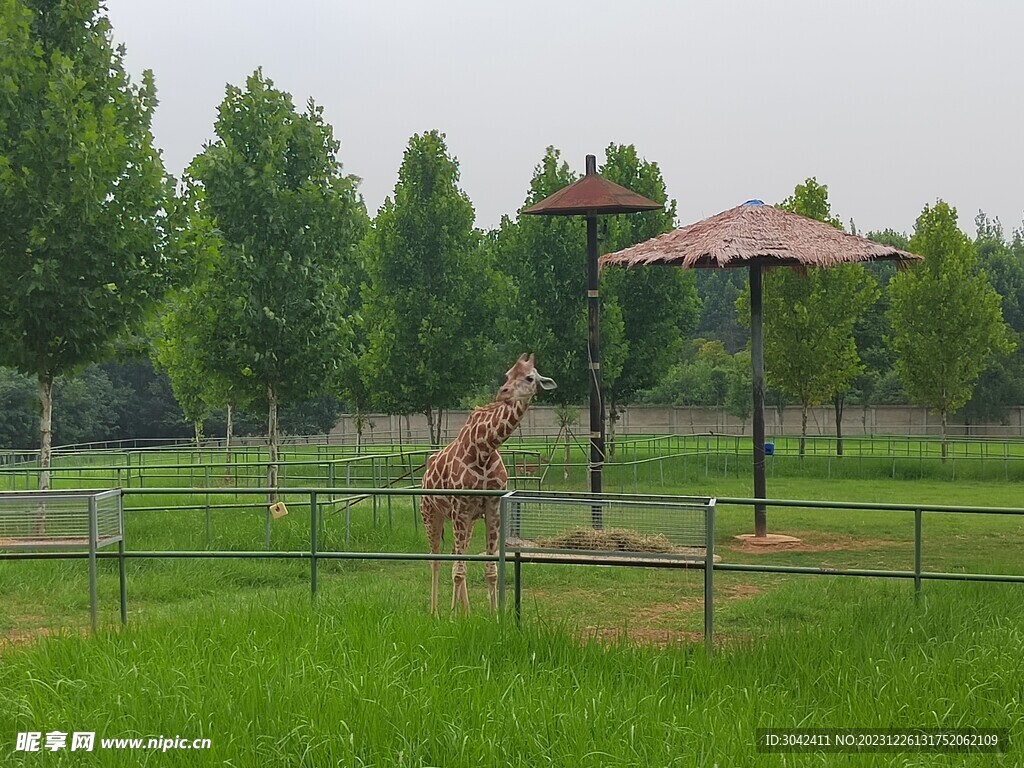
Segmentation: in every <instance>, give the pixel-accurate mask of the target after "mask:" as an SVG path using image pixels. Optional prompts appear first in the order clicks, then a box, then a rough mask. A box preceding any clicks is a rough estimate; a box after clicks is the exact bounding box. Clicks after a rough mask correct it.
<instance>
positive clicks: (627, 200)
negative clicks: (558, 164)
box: [521, 173, 664, 216]
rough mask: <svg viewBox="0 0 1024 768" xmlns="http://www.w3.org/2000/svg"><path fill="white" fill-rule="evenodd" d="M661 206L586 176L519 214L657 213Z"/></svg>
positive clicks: (612, 183) (621, 188)
mask: <svg viewBox="0 0 1024 768" xmlns="http://www.w3.org/2000/svg"><path fill="white" fill-rule="evenodd" d="M662 208H664V206H663V205H662V204H661V203H656V202H654V201H653V200H648V199H647V198H646V197H644V196H643V195H638V194H637V193H636V192H633V191H632V190H629V189H626V188H625V187H623V186H620V185H618V184H616V183H615V182H614V181H608V179H606V178H604V177H602V176H598V175H597V174H596V173H588V174H587V175H586V176H584V177H583V178H581V179H580V180H579V181H577V182H574V183H572V184H570V185H569V186H567V187H563V188H562V189H560V190H558V191H557V192H555V193H554V194H553V195H551V196H549V197H546V198H544V199H543V200H541V201H540V202H539V203H534V204H533V205H531V206H530V207H529V208H526V209H524V210H523V211H521V213H524V214H526V215H528V216H580V215H583V214H602V213H634V212H636V211H657V210H661V209H662Z"/></svg>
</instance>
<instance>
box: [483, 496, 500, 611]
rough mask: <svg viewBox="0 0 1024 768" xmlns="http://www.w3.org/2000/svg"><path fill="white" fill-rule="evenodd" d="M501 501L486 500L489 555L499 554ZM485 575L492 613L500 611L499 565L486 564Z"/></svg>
mask: <svg viewBox="0 0 1024 768" xmlns="http://www.w3.org/2000/svg"><path fill="white" fill-rule="evenodd" d="M499 503H500V501H499V499H496V498H486V499H484V500H483V504H484V524H485V525H486V527H487V554H488V555H495V554H497V553H498V534H499V533H500V530H501V518H500V517H499V516H498V515H499V512H498V504H499ZM484 575H485V576H486V578H487V599H488V600H489V601H490V603H491V613H495V612H496V611H497V610H498V564H497V563H484Z"/></svg>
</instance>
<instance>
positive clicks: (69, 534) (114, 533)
mask: <svg viewBox="0 0 1024 768" xmlns="http://www.w3.org/2000/svg"><path fill="white" fill-rule="evenodd" d="M114 544H116V545H117V553H118V556H117V559H118V569H119V575H120V582H121V590H120V591H121V621H122V623H124V622H127V620H128V596H127V581H126V574H125V553H124V507H123V506H122V503H121V490H120V489H113V490H102V491H87V490H74V491H8V492H3V493H0V558H2V559H5V560H44V559H62V558H86V559H88V561H89V616H90V620H91V623H92V631H93V632H95V631H96V628H97V594H96V560H97V554H98V552H99V550H101V549H104V548H106V547H109V546H113V545H114Z"/></svg>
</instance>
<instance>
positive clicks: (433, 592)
mask: <svg viewBox="0 0 1024 768" xmlns="http://www.w3.org/2000/svg"><path fill="white" fill-rule="evenodd" d="M420 514H421V515H422V517H423V529H424V530H425V531H426V532H427V541H428V542H430V554H432V555H437V554H440V552H441V535H442V534H443V532H444V510H443V506H442V500H441V497H440V496H424V497H423V499H422V501H421V502H420ZM440 576H441V563H440V562H438V561H437V560H431V561H430V613H431V615H432V616H437V593H438V582H439V581H440Z"/></svg>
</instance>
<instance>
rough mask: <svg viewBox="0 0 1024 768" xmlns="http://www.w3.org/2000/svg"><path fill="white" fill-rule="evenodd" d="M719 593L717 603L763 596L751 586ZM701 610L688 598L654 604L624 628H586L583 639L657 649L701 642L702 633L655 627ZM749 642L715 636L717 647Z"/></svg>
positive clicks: (697, 600) (638, 611)
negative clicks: (683, 614)
mask: <svg viewBox="0 0 1024 768" xmlns="http://www.w3.org/2000/svg"><path fill="white" fill-rule="evenodd" d="M721 591H723V592H724V594H720V595H719V597H718V600H726V601H732V600H750V599H752V598H754V597H757V596H758V595H761V594H763V593H764V590H763V589H762V588H761V587H756V586H753V585H751V584H737V585H736V586H734V587H728V588H726V589H724V590H721ZM703 610H704V601H703V600H702V599H700V598H689V599H686V600H680V601H678V602H675V603H656V604H654V605H649V606H644V607H640V608H636V609H635V610H633V611H632V613H631V618H630V620H629V624H627V626H625V627H598V626H589V627H586V628H584V631H583V638H584V640H597V641H598V642H602V643H607V644H614V643H617V642H619V641H621V640H625V641H626V642H627V643H629V644H631V645H646V646H652V647H656V648H666V647H668V646H673V645H684V644H685V645H693V644H695V643H703V642H704V634H703V633H702V632H696V631H693V630H685V629H674V628H672V627H666V626H657V625H658V624H665V623H671V622H673V621H678V619H679V614H681V613H697V612H700V611H703ZM748 639H749V638H744V637H733V636H729V637H725V636H720V635H716V636H715V639H714V644H715V647H716V648H717V647H722V646H735V645H737V644H742V643H743V642H745V641H746V640H748Z"/></svg>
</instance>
